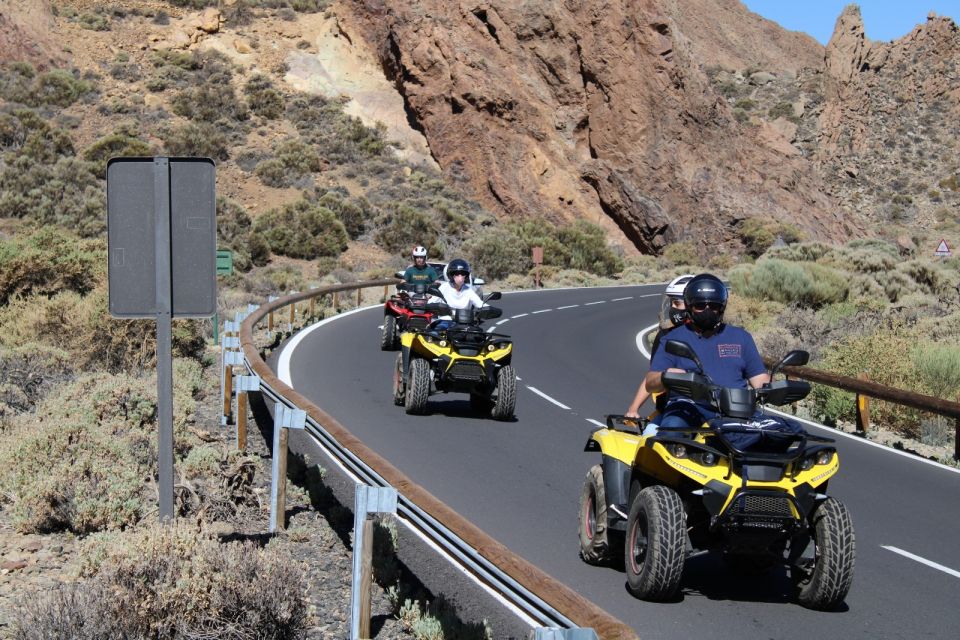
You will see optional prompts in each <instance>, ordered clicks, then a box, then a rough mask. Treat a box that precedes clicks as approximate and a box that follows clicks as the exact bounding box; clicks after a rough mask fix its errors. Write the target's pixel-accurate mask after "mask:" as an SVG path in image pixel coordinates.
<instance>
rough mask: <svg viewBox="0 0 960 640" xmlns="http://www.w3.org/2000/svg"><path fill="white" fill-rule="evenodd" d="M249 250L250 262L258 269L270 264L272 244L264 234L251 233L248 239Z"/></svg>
mask: <svg viewBox="0 0 960 640" xmlns="http://www.w3.org/2000/svg"><path fill="white" fill-rule="evenodd" d="M247 249H249V250H250V261H251V262H252V263H253V264H254V265H255V266H257V267H262V266H264V265H266V264H267V263H268V262H270V243H269V242H268V241H267V238H266V236H264V234H262V233H251V234H250V236H249V237H248V238H247Z"/></svg>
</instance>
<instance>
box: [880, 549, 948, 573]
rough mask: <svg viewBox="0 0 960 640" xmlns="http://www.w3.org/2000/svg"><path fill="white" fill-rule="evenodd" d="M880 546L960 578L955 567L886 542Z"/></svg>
mask: <svg viewBox="0 0 960 640" xmlns="http://www.w3.org/2000/svg"><path fill="white" fill-rule="evenodd" d="M880 546H881V547H883V548H884V549H886V550H887V551H893V552H894V553H898V554H900V555H901V556H903V557H904V558H910V559H911V560H916V561H917V562H919V563H920V564H925V565H927V566H928V567H933V568H934V569H937V570H938V571H943V572H944V573H946V574H949V575H951V576H953V577H954V578H960V571H956V570H954V569H951V568H950V567H945V566H943V565H942V564H937V563H936V562H933V561H932V560H927V559H926V558H921V557H920V556H916V555H913V554H912V553H910V552H909V551H904V550H903V549H898V548H896V547H891V546H888V545H885V544H882V545H880Z"/></svg>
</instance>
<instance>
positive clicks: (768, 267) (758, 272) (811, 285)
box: [734, 259, 849, 308]
mask: <svg viewBox="0 0 960 640" xmlns="http://www.w3.org/2000/svg"><path fill="white" fill-rule="evenodd" d="M738 275H739V274H738ZM734 286H735V287H736V290H737V291H740V292H741V293H743V294H744V295H748V296H751V297H754V298H766V299H769V300H775V301H777V302H782V303H785V304H798V305H801V306H804V307H812V308H820V307H822V306H824V305H827V304H831V303H834V302H842V301H843V300H846V298H847V294H848V292H849V286H848V282H847V277H846V274H844V273H842V272H840V271H837V270H835V269H831V268H830V267H826V266H823V265H820V264H815V263H809V262H787V261H784V260H774V259H763V260H760V261H758V262H757V263H756V265H754V267H753V269H752V270H750V273H749V277H748V278H743V279H742V282H741V281H739V278H738V281H736V282H735V284H734Z"/></svg>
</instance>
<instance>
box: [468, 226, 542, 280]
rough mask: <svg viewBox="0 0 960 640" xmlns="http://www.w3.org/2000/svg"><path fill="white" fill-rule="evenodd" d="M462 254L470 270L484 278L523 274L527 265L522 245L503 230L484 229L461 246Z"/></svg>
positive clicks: (525, 252)
mask: <svg viewBox="0 0 960 640" xmlns="http://www.w3.org/2000/svg"><path fill="white" fill-rule="evenodd" d="M463 252H464V254H465V255H466V256H467V259H468V260H469V261H470V264H471V265H473V269H474V270H475V271H476V272H478V273H481V274H483V276H484V277H486V278H497V279H500V278H505V277H506V276H508V275H510V274H511V273H518V274H519V273H526V272H527V271H528V270H529V268H530V266H531V257H530V253H529V252H528V250H527V246H526V244H525V243H524V242H523V241H522V240H521V239H520V238H519V237H518V236H516V235H515V234H513V233H511V232H510V231H509V230H507V229H500V228H493V229H486V230H484V231H483V232H481V233H480V234H479V235H477V236H475V237H473V238H471V239H469V240H467V241H466V242H464V243H463Z"/></svg>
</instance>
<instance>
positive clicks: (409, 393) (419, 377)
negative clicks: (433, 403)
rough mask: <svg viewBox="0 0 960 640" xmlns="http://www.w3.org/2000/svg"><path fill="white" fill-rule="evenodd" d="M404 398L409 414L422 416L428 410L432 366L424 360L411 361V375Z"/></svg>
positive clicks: (415, 359)
mask: <svg viewBox="0 0 960 640" xmlns="http://www.w3.org/2000/svg"><path fill="white" fill-rule="evenodd" d="M404 396H405V397H404V402H405V404H406V409H407V413H409V414H420V413H423V412H424V411H425V410H426V408H427V398H428V397H430V364H429V363H428V362H427V361H426V360H424V359H423V358H413V359H412V360H411V361H410V375H409V377H408V378H407V390H406V393H405V394H404Z"/></svg>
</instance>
